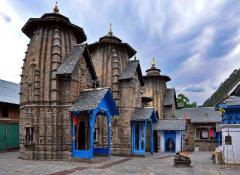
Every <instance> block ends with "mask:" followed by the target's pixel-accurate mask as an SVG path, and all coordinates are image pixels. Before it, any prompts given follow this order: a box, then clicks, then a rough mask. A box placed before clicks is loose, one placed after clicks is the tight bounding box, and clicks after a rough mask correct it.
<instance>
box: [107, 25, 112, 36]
mask: <svg viewBox="0 0 240 175" xmlns="http://www.w3.org/2000/svg"><path fill="white" fill-rule="evenodd" d="M108 35H109V36H112V35H113V32H112V23H110V26H109V31H108Z"/></svg>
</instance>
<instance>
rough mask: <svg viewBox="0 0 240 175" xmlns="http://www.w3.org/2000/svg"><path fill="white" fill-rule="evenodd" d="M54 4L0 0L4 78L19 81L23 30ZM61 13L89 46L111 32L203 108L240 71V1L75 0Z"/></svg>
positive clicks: (144, 66)
mask: <svg viewBox="0 0 240 175" xmlns="http://www.w3.org/2000/svg"><path fill="white" fill-rule="evenodd" d="M54 3H55V1H52V0H0V51H1V52H0V59H1V62H0V79H5V80H9V81H14V82H20V77H19V75H20V73H21V66H22V63H23V62H22V59H23V58H24V52H25V51H26V45H27V43H28V42H29V39H28V38H27V37H26V36H24V34H23V33H22V32H21V27H22V26H23V25H24V24H25V22H26V21H27V20H28V18H30V17H40V16H41V15H42V14H43V13H46V12H51V11H52V8H53V6H54ZM58 4H59V8H60V13H61V14H63V15H65V16H68V17H69V18H70V20H71V21H72V22H73V23H74V24H77V25H79V26H81V27H83V28H84V30H85V33H86V35H87V38H88V40H87V42H88V43H92V42H95V41H97V40H98V38H99V37H101V36H103V35H105V34H106V33H107V30H108V26H109V23H110V22H112V23H113V33H114V35H115V36H117V37H119V38H121V39H122V40H123V41H124V42H128V43H129V44H130V45H131V46H132V47H133V48H135V49H136V50H137V57H138V59H140V62H141V66H142V71H143V73H145V70H146V69H147V68H149V67H150V63H151V59H152V57H155V58H156V60H157V66H158V67H159V68H160V69H161V71H162V72H161V73H162V74H164V75H169V76H170V77H171V78H172V81H170V82H169V83H168V86H169V87H175V88H176V90H177V93H180V92H182V93H184V94H186V95H187V96H188V97H189V98H190V100H191V101H196V102H197V103H198V104H202V102H204V100H205V99H207V98H208V97H209V96H210V95H211V94H212V93H213V92H214V91H215V90H216V89H217V88H218V86H219V84H220V83H221V82H222V81H224V80H225V79H226V78H227V77H228V76H229V75H230V73H231V72H232V71H233V70H234V69H239V68H240V10H239V9H240V1H239V0H211V1H209V0H194V1H189V0H171V1H169V0H151V1H149V0H142V1H140V0H119V1H116V0H101V1H99V0H71V1H64V0H59V1H58Z"/></svg>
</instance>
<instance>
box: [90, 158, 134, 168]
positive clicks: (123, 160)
mask: <svg viewBox="0 0 240 175" xmlns="http://www.w3.org/2000/svg"><path fill="white" fill-rule="evenodd" d="M131 159H132V158H131V157H126V158H123V159H121V160H118V161H115V162H111V163H107V164H104V165H101V166H99V167H95V168H97V169H106V168H110V167H112V166H115V165H119V164H121V163H124V162H127V161H129V160H131Z"/></svg>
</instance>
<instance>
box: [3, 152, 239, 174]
mask: <svg viewBox="0 0 240 175" xmlns="http://www.w3.org/2000/svg"><path fill="white" fill-rule="evenodd" d="M17 154H18V153H17V152H7V153H0V175H6V174H21V175H25V174H26V175H30V174H34V175H35V174H55V175H64V174H71V175H72V174H81V175H83V174H86V175H90V174H93V175H94V174H97V175H103V174H108V175H110V174H113V175H115V174H116V175H118V174H119V175H120V174H142V175H147V174H149V175H155V174H156V175H167V174H172V175H175V174H178V175H190V174H193V175H201V174H206V175H211V174H212V175H216V174H219V175H225V174H229V175H239V174H240V167H232V168H226V167H221V166H219V165H214V164H212V160H211V156H210V155H211V153H210V152H194V153H192V154H191V159H192V164H191V165H192V166H191V167H190V168H184V167H174V166H173V155H170V154H154V156H149V157H147V158H136V157H130V158H128V157H111V159H110V160H105V161H103V162H101V163H95V164H89V163H82V162H67V161H28V160H21V159H18V158H17Z"/></svg>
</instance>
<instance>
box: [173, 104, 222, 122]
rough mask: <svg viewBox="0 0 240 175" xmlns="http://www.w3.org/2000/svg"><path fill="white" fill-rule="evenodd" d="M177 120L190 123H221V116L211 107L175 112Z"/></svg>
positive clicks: (184, 109) (183, 109)
mask: <svg viewBox="0 0 240 175" xmlns="http://www.w3.org/2000/svg"><path fill="white" fill-rule="evenodd" d="M176 116H177V117H178V118H183V119H190V120H191V123H217V122H221V120H222V117H221V114H220V113H219V112H217V111H215V109H214V108H213V107H197V108H182V109H179V110H177V112H176Z"/></svg>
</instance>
